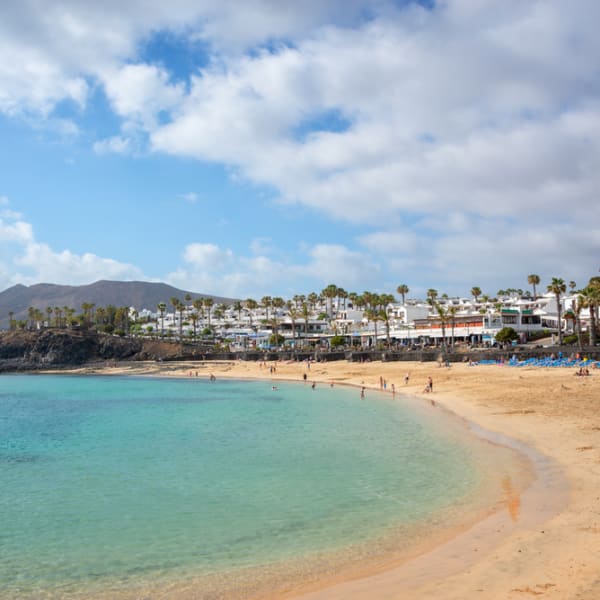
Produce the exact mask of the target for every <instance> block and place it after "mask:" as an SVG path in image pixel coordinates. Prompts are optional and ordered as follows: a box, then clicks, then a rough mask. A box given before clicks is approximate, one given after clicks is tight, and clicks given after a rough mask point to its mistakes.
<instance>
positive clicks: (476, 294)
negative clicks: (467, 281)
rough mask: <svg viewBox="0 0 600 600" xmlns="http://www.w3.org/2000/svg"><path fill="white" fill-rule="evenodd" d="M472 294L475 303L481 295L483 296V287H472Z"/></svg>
mask: <svg viewBox="0 0 600 600" xmlns="http://www.w3.org/2000/svg"><path fill="white" fill-rule="evenodd" d="M471 296H473V298H474V299H475V304H477V302H478V301H479V296H481V288H478V287H477V286H475V287H472V288H471Z"/></svg>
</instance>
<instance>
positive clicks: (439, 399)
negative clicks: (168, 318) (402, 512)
mask: <svg viewBox="0 0 600 600" xmlns="http://www.w3.org/2000/svg"><path fill="white" fill-rule="evenodd" d="M271 365H275V363H269V365H267V366H261V365H260V364H259V363H253V362H242V361H239V362H220V363H217V362H206V363H167V364H164V363H163V364H157V363H130V364H120V365H117V366H115V367H112V368H111V367H102V368H98V369H92V368H89V367H86V368H85V369H81V370H78V371H76V372H85V373H92V372H93V373H114V374H138V375H160V376H173V377H187V376H190V374H191V375H192V376H194V377H196V373H197V376H199V377H209V375H210V374H211V373H212V374H214V375H215V376H216V377H217V378H220V377H233V378H241V379H243V378H261V379H267V380H273V381H276V380H278V379H281V380H283V379H287V380H296V381H301V380H302V378H303V375H304V374H305V373H306V376H307V380H308V382H309V383H312V382H313V381H314V382H316V385H322V384H324V383H326V384H328V385H330V384H331V383H334V384H338V383H339V384H346V385H354V386H357V387H358V388H360V387H362V386H364V387H365V388H366V389H367V400H368V390H369V389H380V383H381V380H382V379H385V380H386V390H387V391H388V392H390V393H391V389H392V384H393V386H394V387H395V389H396V392H397V393H403V394H404V393H409V394H412V395H416V396H418V397H420V398H422V400H423V401H424V402H428V403H432V402H433V404H434V405H435V406H436V407H438V408H439V409H440V410H449V411H451V412H453V413H455V414H457V415H459V416H461V417H463V418H465V419H468V420H469V421H471V422H473V423H475V424H477V425H479V426H481V427H483V428H485V430H487V431H489V432H496V433H498V434H501V435H505V436H509V437H510V438H512V439H514V440H517V441H518V442H521V443H523V444H524V446H523V448H524V451H525V452H527V448H531V449H534V450H535V452H536V453H537V454H536V456H537V457H538V458H537V460H538V470H539V474H540V478H539V479H538V480H537V481H536V482H534V484H533V485H532V486H531V488H530V489H528V490H526V492H525V493H523V494H521V493H520V492H519V491H518V490H515V489H513V488H512V485H511V482H510V481H507V482H505V485H504V487H505V489H504V492H505V496H506V503H505V509H504V510H501V511H498V512H496V513H494V514H493V515H491V516H490V517H488V518H486V519H484V520H482V521H480V522H478V523H477V524H475V525H473V526H472V527H470V528H469V529H468V530H467V531H463V532H459V533H457V535H456V536H454V537H453V538H452V539H450V540H448V541H445V542H444V543H440V544H439V545H438V546H436V547H435V548H430V549H428V551H426V552H424V553H423V554H421V555H420V556H418V557H415V558H413V559H411V560H409V561H405V562H403V563H402V564H398V565H393V564H391V565H388V568H386V569H384V570H381V569H380V570H378V571H377V572H372V573H364V572H359V571H357V572H356V573H354V574H344V577H343V579H342V580H339V581H336V580H328V581H322V582H319V584H318V585H316V586H313V589H300V590H298V589H295V590H292V591H290V592H289V593H288V594H286V595H284V597H286V598H302V599H303V600H336V599H340V600H341V599H344V600H359V599H360V600H367V599H369V600H380V599H381V600H383V599H386V600H387V599H413V598H414V599H444V600H464V599H470V598H481V599H513V598H515V599H516V598H529V597H540V598H544V599H546V598H548V599H558V598H560V599H563V600H571V599H578V600H598V599H600V370H592V371H591V375H590V376H589V377H577V376H575V370H574V369H568V368H542V367H531V368H529V367H527V368H526V367H520V368H517V367H508V366H496V365H481V366H473V367H469V366H468V365H467V364H453V365H452V366H451V368H446V367H443V366H438V364H437V363H414V362H413V363H408V362H389V363H381V362H372V363H361V364H358V363H348V362H345V361H339V362H330V363H312V365H311V366H310V369H308V368H307V365H306V364H305V363H294V362H290V363H282V362H280V363H277V364H276V365H275V366H276V372H275V373H271V372H270V368H269V366H271ZM406 374H408V375H409V381H408V384H405V381H404V378H405V375H406ZM428 377H432V379H433V392H432V393H425V392H424V388H425V387H426V383H427V378H428ZM357 393H358V390H357ZM260 597H265V596H264V594H263V596H260ZM267 597H270V598H275V597H281V594H280V593H278V594H277V595H270V596H267Z"/></svg>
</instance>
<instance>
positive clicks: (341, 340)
mask: <svg viewBox="0 0 600 600" xmlns="http://www.w3.org/2000/svg"><path fill="white" fill-rule="evenodd" d="M329 343H330V345H331V347H332V348H339V347H340V346H343V345H344V344H345V343H346V338H345V337H344V336H343V335H334V336H333V337H332V338H331V340H330V341H329Z"/></svg>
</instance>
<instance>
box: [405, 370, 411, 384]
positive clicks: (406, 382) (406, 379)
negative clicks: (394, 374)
mask: <svg viewBox="0 0 600 600" xmlns="http://www.w3.org/2000/svg"><path fill="white" fill-rule="evenodd" d="M409 379H410V374H409V373H407V374H406V375H405V376H404V385H408V380H409Z"/></svg>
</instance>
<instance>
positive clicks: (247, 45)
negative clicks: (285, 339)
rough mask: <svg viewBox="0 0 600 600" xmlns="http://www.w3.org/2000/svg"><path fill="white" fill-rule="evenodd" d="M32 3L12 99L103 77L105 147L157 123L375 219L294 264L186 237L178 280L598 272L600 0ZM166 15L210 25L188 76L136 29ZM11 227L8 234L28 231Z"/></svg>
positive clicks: (16, 44)
mask: <svg viewBox="0 0 600 600" xmlns="http://www.w3.org/2000/svg"><path fill="white" fill-rule="evenodd" d="M36 7H37V4H36V2H35V1H34V0H25V1H21V2H17V1H16V0H9V2H7V3H4V5H3V8H2V9H1V12H0V16H1V17H2V18H0V40H1V41H0V57H2V58H0V111H1V112H4V113H6V114H9V115H16V114H19V113H23V112H25V113H28V112H33V113H38V114H40V115H43V116H44V117H46V118H48V117H49V115H51V113H52V110H53V109H54V108H55V107H56V106H57V105H58V104H59V103H61V102H62V103H64V102H65V101H67V102H68V103H70V104H72V105H74V106H75V107H76V108H78V109H79V110H81V109H82V108H83V107H85V106H86V102H87V100H88V98H89V97H90V94H91V93H92V91H93V90H95V89H100V90H102V92H103V93H104V94H105V96H106V98H107V100H108V102H109V105H110V107H111V109H112V110H113V112H114V114H115V115H116V116H117V118H118V119H119V124H120V131H119V132H118V135H114V136H109V137H107V138H105V139H102V140H99V141H97V142H96V144H95V145H94V149H95V151H96V152H97V153H106V152H112V153H122V154H126V153H131V152H132V150H133V149H137V148H138V147H139V146H140V145H143V144H144V143H145V142H146V141H148V145H149V148H150V149H151V150H152V151H154V152H157V153H168V154H171V155H174V156H185V157H193V158H195V159H198V160H201V161H210V162H216V163H221V164H224V165H227V166H230V167H233V169H232V171H233V172H235V174H236V176H238V177H241V178H244V179H246V180H248V181H250V182H253V183H257V184H260V185H264V186H267V187H268V189H272V190H275V193H276V194H277V196H278V198H277V199H278V201H279V202H280V203H281V204H282V205H283V206H284V207H285V205H286V204H291V203H293V204H296V205H298V206H301V207H308V208H310V209H311V210H316V211H318V212H320V213H321V214H325V215H327V216H328V217H330V218H331V219H332V220H333V221H334V222H338V223H351V224H353V226H360V227H362V228H363V232H362V233H361V234H360V235H358V237H357V238H356V239H349V240H348V244H347V246H340V245H335V244H315V245H314V247H313V248H312V249H310V250H308V251H307V253H306V254H305V256H304V262H302V261H300V260H297V261H296V262H297V264H293V265H287V266H285V265H283V264H282V263H280V262H278V261H277V260H274V259H271V258H268V257H267V255H269V256H272V255H273V253H271V252H267V248H266V247H264V244H263V245H262V247H261V244H260V243H259V242H258V241H255V243H254V244H253V247H252V248H250V251H249V256H248V257H243V256H238V255H236V254H235V253H234V252H233V251H231V250H227V249H223V248H220V247H217V246H212V245H210V244H191V245H189V246H187V247H186V249H185V251H184V253H183V258H182V260H183V266H182V267H181V269H179V270H177V271H174V272H173V273H172V274H171V275H170V278H171V280H172V282H175V281H180V282H184V280H185V278H186V277H191V278H194V281H197V282H198V284H199V285H200V284H202V287H204V286H205V285H207V286H209V285H213V284H215V285H216V284H217V283H218V284H219V286H221V287H219V288H218V289H226V290H230V291H231V292H232V293H233V291H234V290H242V289H248V290H250V289H251V288H252V286H254V285H256V286H262V285H263V284H264V285H267V284H271V285H272V282H273V280H274V278H275V277H278V278H279V277H281V278H282V279H281V280H282V281H286V282H288V281H289V282H290V284H289V285H293V283H292V280H293V278H294V277H296V278H297V277H300V276H302V277H304V278H306V277H309V275H310V270H311V269H315V270H316V269H318V270H319V272H320V273H321V274H322V275H323V277H329V276H331V280H335V281H336V282H339V284H340V285H345V286H347V287H353V286H354V285H362V286H364V287H366V286H368V285H370V284H369V283H367V282H372V281H375V279H376V278H377V277H379V278H380V280H381V279H382V278H385V283H386V284H390V285H393V284H394V283H398V282H403V281H406V280H407V279H408V278H409V277H408V276H414V277H419V279H420V280H421V279H422V273H421V274H419V269H421V270H423V269H426V270H427V272H428V274H429V276H430V277H431V279H432V283H431V284H432V285H433V284H435V281H433V280H435V279H436V278H439V279H438V280H439V281H440V283H439V284H436V285H439V286H440V287H441V286H442V285H443V286H446V285H447V286H448V287H447V291H449V292H451V291H453V289H455V288H456V287H457V284H456V282H465V283H467V285H472V284H473V279H477V281H476V282H475V283H477V284H481V285H486V284H485V279H486V278H489V279H488V281H490V282H491V281H493V280H494V278H495V277H500V278H502V277H503V276H506V277H507V278H508V276H509V274H510V273H512V274H513V277H514V272H515V265H516V264H519V268H521V267H520V265H523V267H522V269H523V270H525V271H541V272H544V271H543V270H544V269H548V271H550V272H547V273H546V275H547V276H551V275H556V274H557V272H558V271H559V270H560V268H561V267H562V265H563V264H564V269H565V270H566V269H567V266H568V265H570V269H571V271H573V270H575V271H577V270H578V269H580V271H581V272H582V273H583V272H584V270H585V269H588V271H589V264H590V262H589V261H590V257H592V256H597V255H598V253H597V251H598V243H597V242H596V240H597V239H598V237H597V232H598V231H599V230H600V208H598V202H597V191H598V189H600V141H599V140H600V135H599V134H600V93H599V92H600V80H598V78H597V77H596V76H595V73H596V72H597V70H598V57H599V56H600V38H599V37H598V36H597V33H596V30H595V29H596V28H595V24H596V23H597V22H598V20H599V19H600V5H599V4H598V3H597V2H594V0H574V1H573V2H571V3H569V4H568V5H567V4H566V3H563V2H559V1H549V2H529V3H524V2H522V1H521V0H501V1H500V0H497V1H495V0H489V1H485V2H472V1H470V0H452V1H448V2H436V3H433V5H432V6H431V7H429V8H426V7H424V6H422V5H421V4H419V3H416V2H415V3H410V2H408V3H395V2H391V1H390V2H388V1H386V0H376V1H373V2H368V1H363V2H359V1H350V2H348V1H346V2H342V1H341V0H340V1H337V0H336V1H333V2H317V1H316V0H315V1H312V0H310V1H308V2H304V3H300V4H299V3H293V2H285V1H284V2H278V3H272V2H269V1H268V0H249V1H248V2H245V3H244V6H243V7H242V8H240V5H239V3H238V2H233V1H225V2H223V1H220V2H217V0H205V1H204V2H200V3H198V2H192V1H191V0H174V1H173V2H171V3H169V5H168V6H167V5H165V3H163V2H159V1H158V0H150V1H148V0H144V1H142V0H132V1H131V2H127V3H122V2H120V3H118V2H116V0H108V1H107V2H104V3H102V6H99V5H97V4H96V3H92V2H79V1H76V0H64V1H63V2H60V3H50V4H49V5H48V7H47V8H46V9H45V10H44V11H40V10H36ZM365 15H366V16H365ZM160 31H169V32H171V33H173V34H174V35H177V36H178V39H181V40H185V41H187V42H188V43H190V44H193V43H195V42H196V41H198V40H200V41H201V42H202V43H203V44H205V45H206V49H205V51H206V53H207V56H206V61H205V62H203V66H202V67H201V68H199V69H197V70H195V71H190V72H188V73H187V74H186V77H184V78H183V79H184V80H181V79H177V78H176V77H175V76H174V74H173V73H171V72H170V71H169V68H168V65H165V64H159V63H158V62H156V63H150V62H149V60H150V59H147V61H146V62H144V60H143V59H142V57H141V56H140V52H139V50H140V48H141V47H143V45H144V42H146V41H148V40H149V39H151V37H152V35H153V33H155V32H160ZM74 47H76V48H77V52H73V48H74ZM17 57H18V60H17ZM191 194H192V193H189V194H188V195H185V194H184V195H181V196H180V197H181V198H183V199H186V200H188V201H190V202H192V201H193V200H195V198H193V197H192V195H191ZM192 198H193V200H192ZM15 227H16V225H15V223H12V224H11V225H10V227H9V226H8V225H6V226H5V228H6V233H5V235H6V236H7V237H8V236H9V233H8V232H9V231H11V232H12V233H11V234H10V235H12V236H19V235H21V236H23V235H26V232H25V231H21V232H20V233H19V232H18V231H17V230H16V229H15ZM517 241H518V243H517ZM498 248H501V257H502V258H501V259H499V258H498ZM558 248H560V252H558V253H557V252H556V249H558ZM40 252H41V251H40ZM42 254H43V252H42ZM553 255H554V256H553ZM528 257H534V258H535V261H536V262H535V265H539V266H537V267H536V266H535V265H532V266H531V268H530V267H527V264H526V263H525V264H524V263H523V260H526V259H527V258H528ZM532 260H533V259H532ZM59 262H60V261H59ZM553 266H554V269H553V268H552V267H553ZM105 267H106V268H108V266H107V265H105ZM217 267H218V268H217ZM594 267H595V265H594ZM504 273H506V275H503V274H504ZM361 278H364V279H361ZM342 279H343V280H344V281H345V282H346V283H344V281H341V280H342ZM395 279H397V280H399V281H394V280H395ZM360 282H362V283H360ZM453 282H454V283H453ZM468 282H470V283H468ZM507 284H510V282H507ZM461 285H462V283H461ZM451 286H452V287H451ZM236 293H237V292H236Z"/></svg>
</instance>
